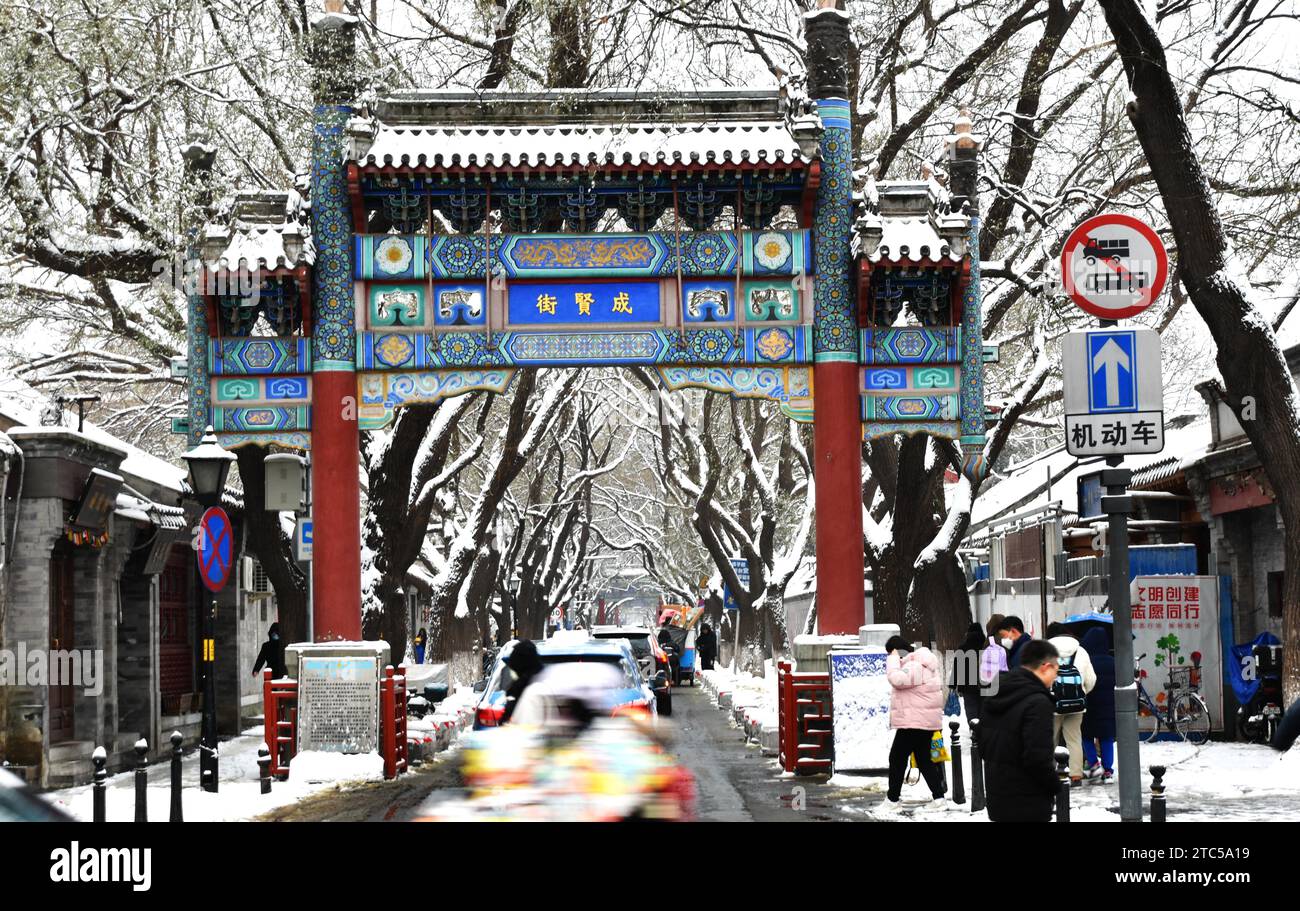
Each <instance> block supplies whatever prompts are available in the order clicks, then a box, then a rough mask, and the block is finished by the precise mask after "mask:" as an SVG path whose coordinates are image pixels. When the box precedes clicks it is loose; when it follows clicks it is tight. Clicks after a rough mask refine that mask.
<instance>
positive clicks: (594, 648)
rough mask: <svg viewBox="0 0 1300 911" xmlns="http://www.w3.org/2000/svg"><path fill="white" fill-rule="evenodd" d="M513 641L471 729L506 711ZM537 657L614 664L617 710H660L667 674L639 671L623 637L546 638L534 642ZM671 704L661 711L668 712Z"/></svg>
mask: <svg viewBox="0 0 1300 911" xmlns="http://www.w3.org/2000/svg"><path fill="white" fill-rule="evenodd" d="M514 646H515V642H513V641H512V642H508V643H506V644H505V645H504V646H502V648H501V653H500V654H499V655H498V656H497V662H496V666H495V667H494V668H493V669H492V676H491V677H489V678H488V682H487V684H486V686H484V688H483V695H482V697H481V698H480V699H479V702H478V706H477V708H476V709H475V712H474V729H475V730H476V731H478V730H482V729H484V728H492V727H497V726H498V725H500V723H501V717H502V715H504V714H505V710H506V690H508V689H509V688H510V685H511V684H512V683H513V682H514V679H515V678H514V671H512V670H511V669H510V668H509V667H508V666H507V665H506V659H507V658H508V657H509V656H510V653H511V651H513V649H514ZM537 656H538V658H540V659H541V661H542V665H543V666H551V665H555V664H563V663H566V662H580V661H589V662H601V663H605V664H610V665H614V666H615V667H617V668H618V669H619V670H621V671H622V674H623V676H622V680H623V684H624V685H623V686H621V687H619V688H618V689H617V690H616V692H615V693H614V698H613V705H614V707H615V709H616V710H626V709H628V708H644V709H645V710H646V711H648V712H649V713H650V714H651V715H658V714H660V712H661V711H662V710H663V706H662V705H661V704H660V700H659V698H658V693H659V692H660V691H662V690H665V689H666V688H667V685H668V680H667V675H662V676H658V675H657V676H656V677H654V678H651V679H647V678H646V677H644V676H643V675H642V673H641V668H640V665H639V663H638V662H637V660H636V656H635V652H634V650H633V647H632V645H631V643H630V642H628V641H627V640H626V639H596V638H581V639H579V638H577V637H561V638H559V639H547V640H544V641H542V642H538V643H537ZM671 711H672V709H671V707H669V708H668V710H667V711H663V714H669V713H671Z"/></svg>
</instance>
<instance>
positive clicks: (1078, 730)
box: [1047, 623, 1097, 786]
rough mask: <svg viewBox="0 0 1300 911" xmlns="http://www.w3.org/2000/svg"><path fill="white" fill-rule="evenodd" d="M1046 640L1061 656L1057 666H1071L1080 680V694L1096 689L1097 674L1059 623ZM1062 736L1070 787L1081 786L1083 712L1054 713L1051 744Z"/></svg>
mask: <svg viewBox="0 0 1300 911" xmlns="http://www.w3.org/2000/svg"><path fill="white" fill-rule="evenodd" d="M1047 638H1048V641H1049V642H1051V643H1052V645H1054V646H1056V650H1057V651H1058V652H1060V653H1061V666H1062V667H1065V666H1066V665H1068V664H1071V663H1073V664H1074V666H1075V667H1076V668H1078V669H1079V676H1080V677H1082V678H1083V691H1084V693H1090V692H1092V688H1093V687H1094V686H1096V685H1097V672H1096V671H1095V670H1093V667H1092V659H1091V658H1089V657H1088V652H1087V650H1086V649H1085V648H1084V647H1083V646H1081V645H1080V644H1079V640H1078V639H1076V638H1074V636H1072V635H1070V630H1069V628H1068V627H1067V626H1065V624H1063V623H1052V624H1050V625H1049V626H1048V627H1047ZM1062 734H1064V735H1065V747H1066V749H1068V750H1069V751H1070V784H1071V786H1074V785H1079V784H1082V783H1083V711H1078V712H1072V713H1068V714H1061V713H1059V712H1058V713H1057V714H1056V716H1055V718H1054V721H1053V732H1052V741H1053V742H1054V743H1059V742H1060V741H1061V735H1062Z"/></svg>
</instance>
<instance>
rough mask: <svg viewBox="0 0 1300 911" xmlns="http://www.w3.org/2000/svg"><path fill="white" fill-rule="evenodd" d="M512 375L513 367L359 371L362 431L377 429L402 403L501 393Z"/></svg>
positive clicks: (389, 419)
mask: <svg viewBox="0 0 1300 911" xmlns="http://www.w3.org/2000/svg"><path fill="white" fill-rule="evenodd" d="M514 378H515V371H514V370H513V369H508V368H505V369H490V370H429V371H419V372H411V373H361V374H359V375H358V377H357V390H358V392H359V393H360V395H359V398H360V402H361V404H360V406H359V407H358V409H357V418H358V421H359V422H360V426H361V429H362V430H380V429H382V428H384V427H387V426H388V425H389V424H390V423H391V422H392V420H393V412H394V411H395V410H396V409H397V408H400V407H402V406H403V405H410V404H413V403H425V404H427V403H432V402H439V401H442V400H443V399H446V398H451V397H452V396H457V395H463V394H465V393H467V392H475V391H479V390H482V391H486V392H495V393H502V392H505V391H506V390H507V389H509V388H510V383H511V382H512V381H513V380H514Z"/></svg>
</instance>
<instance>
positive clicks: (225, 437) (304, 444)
mask: <svg viewBox="0 0 1300 911" xmlns="http://www.w3.org/2000/svg"><path fill="white" fill-rule="evenodd" d="M217 442H218V443H220V444H221V445H222V446H223V447H224V448H226V449H238V448H240V447H241V446H276V447H279V448H280V449H296V450H298V451H299V452H307V451H309V450H310V449H311V433H309V432H308V431H305V430H276V431H269V432H265V433H218V434H217Z"/></svg>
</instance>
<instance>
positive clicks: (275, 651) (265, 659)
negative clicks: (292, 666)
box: [253, 623, 289, 680]
mask: <svg viewBox="0 0 1300 911" xmlns="http://www.w3.org/2000/svg"><path fill="white" fill-rule="evenodd" d="M262 665H266V666H267V667H269V668H270V669H271V676H272V677H274V678H275V679H276V680H279V679H280V678H281V677H288V676H289V671H288V669H287V668H286V667H285V666H284V643H283V642H281V641H280V624H278V623H272V624H271V628H270V629H268V630H267V631H266V641H265V642H263V643H262V648H261V650H260V651H258V653H257V663H256V664H254V665H253V676H254V677H256V676H257V672H258V671H260V670H261V669H262Z"/></svg>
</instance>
